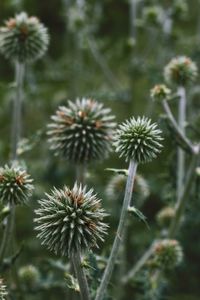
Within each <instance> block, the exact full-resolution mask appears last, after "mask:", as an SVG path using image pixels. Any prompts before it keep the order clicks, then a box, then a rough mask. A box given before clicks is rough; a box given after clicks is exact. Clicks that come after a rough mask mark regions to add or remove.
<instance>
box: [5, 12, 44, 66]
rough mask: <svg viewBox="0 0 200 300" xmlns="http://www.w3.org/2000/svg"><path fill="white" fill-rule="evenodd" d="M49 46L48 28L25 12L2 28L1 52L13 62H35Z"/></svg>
mask: <svg viewBox="0 0 200 300" xmlns="http://www.w3.org/2000/svg"><path fill="white" fill-rule="evenodd" d="M48 45H49V35H48V32H47V29H46V27H44V25H43V24H42V23H40V21H39V20H38V18H36V17H29V16H28V15H27V14H26V13H25V12H22V13H20V14H17V15H16V16H15V18H11V19H9V20H8V21H6V22H5V26H4V27H1V28H0V52H1V53H2V54H3V55H4V56H5V57H6V58H8V59H10V60H12V61H19V62H32V61H35V60H37V59H38V58H40V57H42V56H43V55H44V54H45V52H46V51H47V48H48Z"/></svg>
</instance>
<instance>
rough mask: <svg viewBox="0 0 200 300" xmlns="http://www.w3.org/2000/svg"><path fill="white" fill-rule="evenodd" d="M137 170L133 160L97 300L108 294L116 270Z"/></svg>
mask: <svg viewBox="0 0 200 300" xmlns="http://www.w3.org/2000/svg"><path fill="white" fill-rule="evenodd" d="M136 170H137V163H135V162H134V161H133V160H131V161H130V164H129V170H128V178H127V182H126V189H125V196H124V202H123V206H122V210H121V216H120V221H119V225H118V229H117V233H116V236H115V240H114V243H113V246H112V250H111V254H110V257H109V259H108V264H107V266H106V269H105V271H104V274H103V277H102V280H101V283H100V286H99V289H98V291H97V295H96V298H95V300H102V299H103V298H104V294H105V292H106V289H107V286H108V283H109V281H110V278H111V275H112V272H113V269H114V265H115V262H116V258H117V255H118V252H119V248H120V244H121V241H122V239H123V234H124V229H125V225H126V219H127V211H128V207H129V205H130V202H131V199H132V193H133V185H134V179H135V175H136Z"/></svg>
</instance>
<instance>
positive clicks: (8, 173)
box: [0, 165, 33, 205]
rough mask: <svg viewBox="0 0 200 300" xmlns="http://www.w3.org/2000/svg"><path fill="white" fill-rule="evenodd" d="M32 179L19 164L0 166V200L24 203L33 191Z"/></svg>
mask: <svg viewBox="0 0 200 300" xmlns="http://www.w3.org/2000/svg"><path fill="white" fill-rule="evenodd" d="M32 182H33V180H32V179H31V178H30V175H29V174H27V172H26V171H25V170H24V169H22V168H21V167H20V166H14V165H13V166H11V167H9V166H7V165H6V166H5V167H4V168H0V201H1V202H2V203H3V204H4V205H7V204H15V205H19V204H25V203H27V201H28V198H29V197H31V195H32V191H33V185H32Z"/></svg>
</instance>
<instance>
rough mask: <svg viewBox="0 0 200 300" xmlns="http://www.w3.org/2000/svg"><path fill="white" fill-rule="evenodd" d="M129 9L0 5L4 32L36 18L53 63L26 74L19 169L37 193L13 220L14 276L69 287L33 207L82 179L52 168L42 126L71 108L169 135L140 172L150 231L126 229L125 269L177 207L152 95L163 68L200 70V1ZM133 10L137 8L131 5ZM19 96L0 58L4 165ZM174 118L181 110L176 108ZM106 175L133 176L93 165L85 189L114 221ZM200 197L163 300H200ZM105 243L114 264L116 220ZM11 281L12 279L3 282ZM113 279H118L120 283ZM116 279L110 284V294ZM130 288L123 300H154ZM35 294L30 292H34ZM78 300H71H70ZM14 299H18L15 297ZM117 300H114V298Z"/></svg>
mask: <svg viewBox="0 0 200 300" xmlns="http://www.w3.org/2000/svg"><path fill="white" fill-rule="evenodd" d="M132 2H133V1H131V0H130V1H129V0H77V1H75V0H74V1H73V0H49V1H47V0H46V1H45V0H43V1H39V0H1V1H0V22H1V24H2V25H3V22H4V21H5V20H6V19H8V18H9V17H12V16H13V15H15V14H16V13H19V12H21V11H26V12H27V13H28V14H29V15H36V16H38V17H39V18H40V20H41V21H42V22H43V23H44V24H45V25H46V26H47V27H48V28H49V34H50V40H51V42H50V48H49V51H48V53H47V55H46V56H45V57H44V58H42V59H41V60H39V61H38V62H36V63H35V64H33V65H28V66H27V67H26V80H25V95H24V102H23V140H22V141H21V143H20V149H19V151H20V159H21V160H22V162H23V163H24V164H26V166H27V168H28V170H29V173H30V174H32V176H33V178H34V183H35V192H34V196H33V198H32V200H31V203H30V205H29V207H24V208H18V210H17V218H16V222H17V224H16V237H17V245H18V246H20V245H21V244H22V243H23V244H24V248H23V250H22V253H21V255H20V257H19V258H18V260H17V268H19V267H20V266H23V265H25V264H30V263H31V264H34V265H36V266H37V267H38V268H39V269H40V271H41V274H42V278H43V280H44V282H46V281H48V282H49V281H53V282H58V285H59V284H60V283H61V285H62V284H63V285H65V281H64V279H63V278H64V276H63V272H61V271H60V270H59V269H56V268H54V267H52V266H50V264H49V262H48V261H47V258H53V259H55V260H56V261H57V260H59V258H58V257H55V256H53V255H51V254H50V253H49V252H48V251H46V249H45V248H44V247H42V246H41V245H40V243H39V241H38V240H37V239H36V237H35V232H34V230H33V218H34V212H33V211H34V209H35V208H36V207H37V199H39V198H41V197H43V195H44V192H48V191H49V190H50V188H51V187H53V186H56V187H61V186H63V184H68V185H70V186H71V185H72V184H73V182H74V181H75V176H76V169H75V167H74V166H73V165H71V164H70V162H68V161H66V160H64V159H63V158H60V157H59V158H56V157H55V156H54V155H53V153H52V152H51V151H50V150H49V145H48V143H47V137H46V125H47V124H48V123H49V121H50V116H51V115H52V114H53V113H54V112H55V110H56V108H57V107H58V106H59V105H60V104H66V103H67V99H70V100H72V101H73V100H74V99H75V98H77V97H93V98H95V99H97V100H99V101H102V102H104V104H105V106H108V107H111V108H112V111H113V114H115V115H116V120H117V121H118V122H121V121H123V120H124V119H126V118H129V117H130V116H132V115H134V116H137V115H146V116H149V117H151V118H152V119H153V120H154V121H158V122H159V125H160V127H161V128H162V129H163V131H164V132H165V142H164V146H165V147H164V150H163V152H162V154H161V155H160V156H159V158H158V159H157V160H156V161H155V162H153V163H151V164H148V165H145V166H140V168H139V172H140V174H142V175H143V176H144V177H145V178H146V180H147V181H148V183H149V188H150V195H149V196H148V199H146V201H145V203H144V204H143V206H142V211H143V213H144V214H145V215H146V216H147V220H148V223H149V225H150V230H148V229H147V228H146V227H145V225H144V224H143V223H141V222H139V221H138V220H137V219H134V220H132V221H131V222H130V228H129V232H128V239H127V247H126V262H122V263H124V264H125V268H126V269H127V270H128V269H130V268H131V266H132V265H133V263H134V262H136V261H137V259H138V257H140V255H141V254H142V253H143V252H144V251H145V249H146V247H148V245H149V244H150V243H151V241H152V240H153V238H154V237H155V236H156V235H157V234H158V232H159V228H158V226H157V224H156V221H155V215H156V213H157V212H158V211H159V210H160V208H161V207H163V206H164V205H166V203H173V202H174V200H175V199H174V193H175V174H176V155H175V154H176V151H175V148H176V147H175V145H176V142H175V140H174V139H173V138H171V135H170V131H169V130H168V128H167V125H166V123H165V119H164V117H163V116H162V110H161V108H160V107H159V106H157V104H155V103H153V102H152V101H151V99H150V96H149V90H150V89H151V88H152V87H153V85H154V84H156V83H160V82H162V81H163V67H164V66H165V65H166V63H168V61H169V60H170V59H171V58H173V57H174V56H176V55H188V56H190V57H191V58H192V59H193V60H194V61H195V62H196V63H197V65H198V66H200V18H199V9H200V1H198V0H190V1H189V0H188V1H185V0H181V1H176V0H171V1H170V0H168V1H167V0H165V1H164V0H163V1H161V0H160V1H159V0H157V1H156V0H155V1H153V0H149V1H147V0H144V1H142V0H141V1H140V0H138V1H135V2H137V11H136V16H134V13H133V3H132ZM131 3H132V4H131ZM14 95H15V85H14V68H13V66H12V65H11V64H10V63H9V62H8V61H6V60H5V59H4V58H3V57H2V56H1V57H0V137H1V139H0V162H1V165H4V164H6V163H7V162H8V161H9V152H10V131H11V110H12V99H13V97H14ZM187 96H188V123H189V124H192V125H191V126H193V127H194V128H195V130H196V132H195V133H194V131H192V130H191V129H190V127H189V126H188V134H189V135H190V137H192V138H195V139H197V138H199V137H200V132H199V125H200V122H199V111H200V110H199V109H200V101H199V96H200V85H199V78H198V80H197V82H196V84H195V85H194V86H192V87H190V88H189V89H188V91H187ZM172 109H173V110H174V113H176V103H172ZM106 168H127V165H126V164H125V163H124V161H123V160H120V159H119V158H118V157H117V155H116V154H114V153H113V154H112V155H111V156H110V158H109V159H108V160H107V161H103V162H101V163H96V164H91V165H90V166H89V167H88V172H87V184H88V185H89V186H94V188H95V190H96V191H97V192H98V194H99V195H100V197H102V199H103V205H104V207H105V208H106V209H107V210H108V211H109V212H110V213H112V208H113V207H114V206H115V205H116V204H115V203H113V202H112V203H111V202H110V201H109V199H107V197H106V193H105V186H106V185H107V183H108V181H109V178H110V176H111V173H109V172H108V171H106V170H105V169H106ZM199 208H200V197H199V180H198V179H197V182H196V185H195V189H194V191H193V193H192V195H191V199H190V201H189V205H188V208H187V217H186V218H185V220H184V224H183V226H182V229H181V232H180V234H179V239H180V241H181V242H182V245H183V248H184V252H185V260H184V264H183V265H182V266H181V267H180V268H178V269H177V270H176V271H175V272H174V274H173V275H172V277H171V280H170V284H169V285H168V286H167V287H165V293H164V297H163V298H162V299H171V300H198V299H200V268H199V267H200V238H199V232H200V217H199ZM108 222H109V223H110V232H109V236H108V238H107V239H106V243H105V244H104V245H101V250H102V249H103V252H102V251H100V250H98V251H97V253H99V254H100V253H101V254H102V253H104V254H105V255H107V254H109V249H110V245H111V242H112V239H113V236H114V233H115V230H116V224H117V223H116V222H117V216H113V215H112V214H111V215H110V217H109V218H108ZM6 276H7V275H6ZM116 277H117V276H116ZM118 280H119V278H113V281H112V285H111V289H112V290H113V293H114V295H115V286H116V285H117V282H118ZM138 290H139V289H138V287H136V285H135V284H129V285H128V286H127V287H126V290H125V291H124V292H123V295H122V298H121V299H123V300H134V299H138V300H142V299H148V298H144V297H148V296H145V295H144V293H143V292H140V291H138ZM29 292H30V291H29ZM29 292H27V294H26V297H25V298H19V299H38V300H40V299H45V297H48V299H51V300H53V299H63V298H64V297H65V295H66V293H67V288H66V289H65V288H63V287H62V286H61V287H56V286H55V287H51V288H46V290H43V291H37V292H36V291H35V292H33V291H32V292H30V293H29ZM70 297H72V296H68V299H69V300H70V299H73V298H70ZM13 299H18V298H17V296H16V295H15V296H13ZM114 299H115V298H114Z"/></svg>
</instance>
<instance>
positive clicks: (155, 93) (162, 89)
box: [150, 84, 171, 102]
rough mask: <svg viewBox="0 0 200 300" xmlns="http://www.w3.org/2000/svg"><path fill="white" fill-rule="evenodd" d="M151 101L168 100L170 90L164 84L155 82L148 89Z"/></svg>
mask: <svg viewBox="0 0 200 300" xmlns="http://www.w3.org/2000/svg"><path fill="white" fill-rule="evenodd" d="M150 95H151V98H152V99H153V101H156V102H162V101H163V100H168V99H169V97H170V95H171V90H170V89H169V88H168V87H167V86H166V85H165V84H157V85H155V86H154V87H153V88H152V89H151V91H150Z"/></svg>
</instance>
